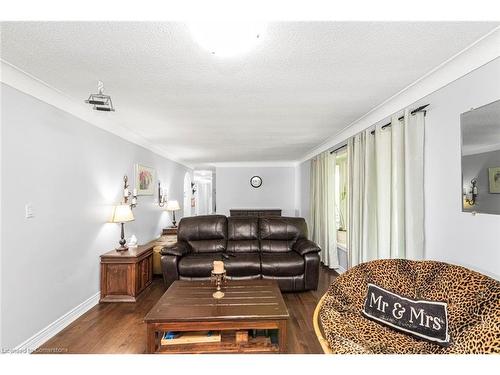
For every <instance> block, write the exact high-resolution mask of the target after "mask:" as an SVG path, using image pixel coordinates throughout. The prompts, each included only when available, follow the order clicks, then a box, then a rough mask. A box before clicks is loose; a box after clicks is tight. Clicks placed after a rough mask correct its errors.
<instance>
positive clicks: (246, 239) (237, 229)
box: [227, 216, 259, 253]
mask: <svg viewBox="0 0 500 375" xmlns="http://www.w3.org/2000/svg"><path fill="white" fill-rule="evenodd" d="M258 235H259V220H258V218H257V217H243V216H236V217H228V218H227V251H228V252H233V253H256V252H259V236H258Z"/></svg>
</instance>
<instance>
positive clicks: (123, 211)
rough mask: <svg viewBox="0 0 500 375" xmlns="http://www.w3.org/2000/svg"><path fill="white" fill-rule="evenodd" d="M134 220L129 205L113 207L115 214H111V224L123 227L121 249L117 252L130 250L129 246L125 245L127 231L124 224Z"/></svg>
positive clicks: (117, 249)
mask: <svg viewBox="0 0 500 375" xmlns="http://www.w3.org/2000/svg"><path fill="white" fill-rule="evenodd" d="M133 220H134V214H133V213H132V209H131V208H130V205H128V204H119V205H116V206H113V213H112V214H111V220H110V222H111V223H119V224H121V225H122V234H121V239H120V247H117V248H116V251H126V250H128V246H127V245H125V244H126V243H127V241H126V240H125V231H124V229H123V224H124V223H126V222H128V221H133Z"/></svg>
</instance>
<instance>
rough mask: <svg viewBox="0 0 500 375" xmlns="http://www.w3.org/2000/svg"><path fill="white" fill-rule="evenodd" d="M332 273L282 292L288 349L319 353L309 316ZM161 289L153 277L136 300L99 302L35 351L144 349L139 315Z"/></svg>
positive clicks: (325, 271) (325, 272)
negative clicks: (307, 286)
mask: <svg viewBox="0 0 500 375" xmlns="http://www.w3.org/2000/svg"><path fill="white" fill-rule="evenodd" d="M336 276H337V273H336V272H335V271H332V270H329V269H328V268H326V267H323V266H322V267H321V270H320V277H319V286H318V290H316V291H310V292H303V293H284V294H283V298H284V300H285V303H286V305H287V308H288V312H289V314H290V320H289V325H288V343H287V347H288V352H289V353H322V350H321V347H320V345H319V343H318V340H317V339H316V335H315V334H314V330H313V325H312V316H313V312H314V308H315V307H316V303H317V302H318V300H319V299H320V298H321V296H322V295H323V294H324V293H325V291H326V289H327V288H328V286H329V285H330V283H331V282H332V281H333V279H334V278H335V277H336ZM164 292H165V288H164V285H163V280H162V279H161V278H157V279H155V280H154V281H153V283H152V284H151V286H150V287H148V288H147V289H146V290H145V291H144V292H143V293H142V294H141V295H140V296H139V298H138V300H137V302H136V303H105V304H99V305H97V306H95V307H93V308H92V309H91V310H89V311H88V312H87V313H85V314H84V315H82V316H81V317H80V318H78V319H77V320H75V321H74V322H73V323H72V324H70V325H69V326H68V327H66V328H65V329H64V330H63V331H61V332H60V333H59V334H57V335H56V336H54V337H53V338H52V339H50V340H49V341H47V342H46V343H45V344H44V345H42V346H41V347H40V348H39V349H38V352H39V353H50V352H52V353H53V352H58V353H129V354H133V353H145V351H146V325H145V324H144V322H143V318H144V316H145V315H146V314H147V313H148V311H149V310H150V309H151V308H152V307H153V305H154V304H155V303H156V302H157V301H158V300H159V299H160V297H161V296H162V294H163V293H164ZM54 349H55V350H54Z"/></svg>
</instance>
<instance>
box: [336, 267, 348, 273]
mask: <svg viewBox="0 0 500 375" xmlns="http://www.w3.org/2000/svg"><path fill="white" fill-rule="evenodd" d="M335 271H337V273H338V274H339V275H342V274H343V273H344V272H345V271H347V270H346V269H345V268H344V267H342V266H338V267H335Z"/></svg>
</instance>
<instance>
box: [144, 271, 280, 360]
mask: <svg viewBox="0 0 500 375" xmlns="http://www.w3.org/2000/svg"><path fill="white" fill-rule="evenodd" d="M214 291H215V286H214V285H213V284H212V283H210V282H209V281H175V282H174V283H173V284H172V285H171V286H170V288H168V290H167V291H166V292H165V294H163V296H162V297H161V298H160V300H159V301H158V303H157V304H156V305H155V306H154V307H153V308H152V309H151V311H150V312H149V313H148V314H147V315H146V317H145V318H144V321H145V323H146V325H147V352H148V353H266V352H271V353H272V352H274V353H285V352H286V329H287V321H288V318H289V315H288V310H287V308H286V305H285V302H284V301H283V297H282V296H281V292H280V289H279V287H278V283H277V282H276V281H275V280H245V281H228V282H226V283H225V285H224V286H223V288H222V291H223V292H224V293H225V296H224V297H223V298H222V299H218V300H217V299H215V298H213V297H212V293H213V292H214ZM269 329H276V330H278V343H277V344H276V343H272V342H271V340H270V339H269V338H268V337H258V336H257V337H252V336H251V335H250V336H249V338H248V341H246V342H245V341H243V342H237V341H236V332H238V331H240V332H243V333H245V331H246V330H269ZM205 330H212V331H221V333H222V339H221V342H217V343H197V344H179V345H161V342H160V341H161V338H162V336H163V333H164V332H166V331H205Z"/></svg>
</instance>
